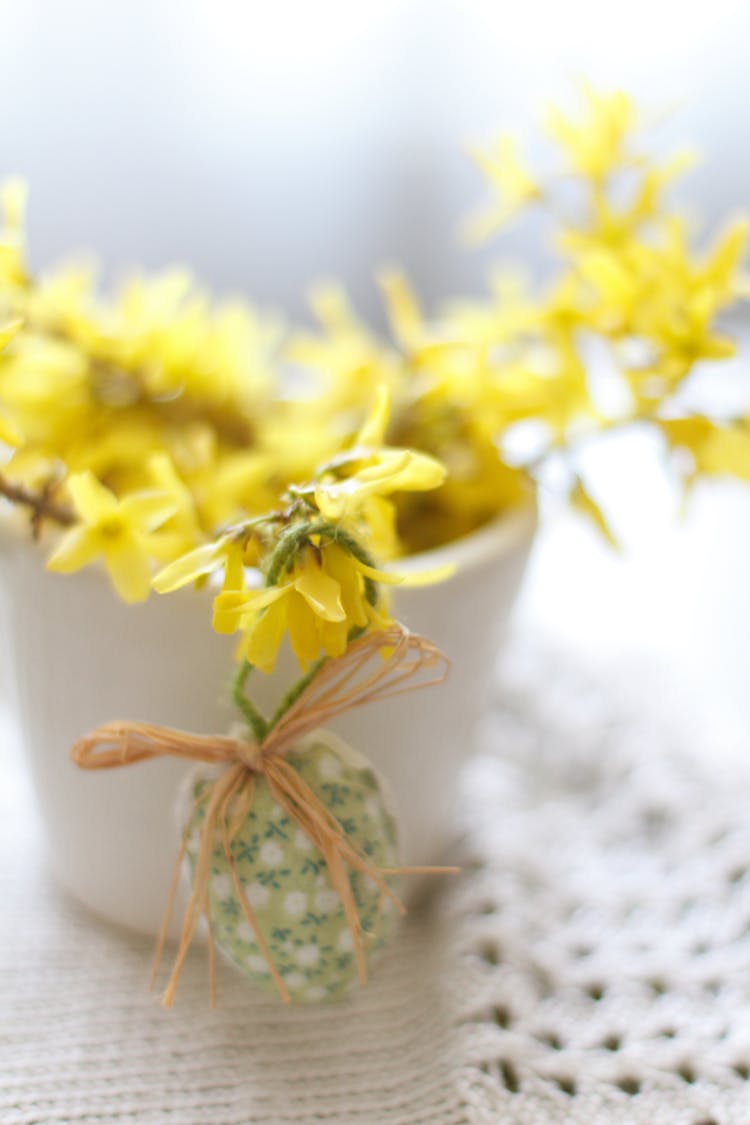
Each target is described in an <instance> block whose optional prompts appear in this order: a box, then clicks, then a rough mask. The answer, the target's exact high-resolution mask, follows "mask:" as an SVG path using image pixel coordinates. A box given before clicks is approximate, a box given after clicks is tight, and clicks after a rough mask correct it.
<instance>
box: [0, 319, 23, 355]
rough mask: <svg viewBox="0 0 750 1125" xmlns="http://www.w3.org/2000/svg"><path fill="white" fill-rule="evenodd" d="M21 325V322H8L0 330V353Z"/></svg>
mask: <svg viewBox="0 0 750 1125" xmlns="http://www.w3.org/2000/svg"><path fill="white" fill-rule="evenodd" d="M22 325H23V321H22V320H9V321H8V322H7V323H6V324H4V325H3V326H2V327H1V328H0V352H1V351H2V350H3V348H4V347H6V346H7V345H8V344H9V343H10V341H11V340H12V339H13V337H14V336H15V334H16V333H17V332H18V330H19V329H20V328H21V326H22Z"/></svg>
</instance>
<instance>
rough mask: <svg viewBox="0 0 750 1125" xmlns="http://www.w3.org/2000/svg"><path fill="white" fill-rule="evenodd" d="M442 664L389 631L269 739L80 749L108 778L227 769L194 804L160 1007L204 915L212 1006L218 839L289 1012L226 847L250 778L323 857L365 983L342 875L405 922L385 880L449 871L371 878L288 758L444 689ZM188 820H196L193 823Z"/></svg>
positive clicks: (363, 644)
mask: <svg viewBox="0 0 750 1125" xmlns="http://www.w3.org/2000/svg"><path fill="white" fill-rule="evenodd" d="M448 666H449V665H448V660H447V658H446V657H445V656H444V655H443V653H442V652H441V651H440V650H439V649H438V648H436V646H435V645H433V644H432V643H431V642H430V641H428V640H426V639H425V638H424V637H420V636H416V635H415V634H413V633H409V632H408V631H407V630H406V629H404V628H403V627H402V626H400V625H398V624H394V625H393V626H391V627H389V628H388V629H385V630H380V631H377V632H372V633H366V634H365V635H364V636H363V637H360V638H359V639H358V640H356V641H354V642H353V643H352V644H350V645H349V647H348V648H347V650H346V652H345V653H344V654H343V655H342V656H340V657H337V658H336V659H332V660H328V661H326V662H325V663H324V664H323V665H322V666H321V668H320V670H319V671H318V673H317V674H316V676H315V678H314V679H313V680H312V681H311V682H310V683H309V684H307V685H306V687H305V688H304V690H303V691H302V692H301V693H300V695H299V696H298V697H297V699H296V700H295V701H294V702H293V703H292V705H291V706H290V707H289V709H288V710H287V711H286V712H285V714H283V715H282V716H281V717H280V718H279V720H278V721H277V722H276V724H275V725H274V726H273V727H272V728H271V729H270V730H269V731H268V733H267V735H266V737H265V738H264V739H263V741H262V742H260V743H254V742H249V741H244V740H242V739H238V738H231V737H228V736H224V735H199V734H191V733H189V732H187V731H181V730H174V729H172V728H170V727H162V726H156V725H154V724H152V723H137V722H119V721H118V722H110V723H105V724H104V725H103V726H100V727H97V729H96V730H94V731H92V732H91V734H88V735H86V737H85V738H81V739H79V741H78V742H76V744H75V746H74V747H73V749H72V751H71V757H72V759H73V761H74V762H75V763H76V765H78V766H81V767H82V768H83V769H89V770H97V769H113V768H116V767H118V766H127V765H132V764H133V763H135V762H144V761H148V760H149V759H152V758H161V757H164V756H168V755H169V756H172V757H176V758H183V759H187V760H188V761H193V762H203V763H205V764H208V765H218V766H220V765H224V766H226V767H227V768H226V769H225V770H224V772H223V773H221V774H220V775H219V777H218V778H217V779H216V780H215V781H214V782H213V784H212V785H211V786H210V787H208V788H207V789H205V790H204V791H203V793H202V794H201V796H200V797H199V798H198V799H197V801H196V804H195V807H194V809H193V812H195V810H196V809H197V808H199V807H200V806H201V805H202V804H205V806H206V808H205V813H204V817H203V823H202V825H201V831H200V839H199V846H198V852H197V857H196V861H195V870H194V872H193V883H192V889H191V893H190V897H189V899H188V903H187V907H186V909H185V913H184V916H183V920H182V928H181V932H180V939H179V945H178V949H177V954H176V957H175V961H174V965H173V967H172V972H171V974H170V977H169V980H168V982H167V987H166V990H165V992H164V994H163V997H162V1003H163V1004H164V1005H165V1007H171V1005H172V1003H173V1001H174V997H175V992H176V989H177V984H178V981H179V977H180V972H181V970H182V966H183V964H184V961H185V958H186V956H187V952H188V949H189V947H190V943H191V941H192V938H193V935H194V933H195V930H196V927H197V925H198V922H199V919H200V918H201V916H202V915H204V916H205V917H206V920H207V923H208V958H209V981H210V993H211V1005H212V1007H213V1006H214V1004H215V998H216V979H215V954H214V942H213V935H212V932H211V916H210V910H209V902H208V885H209V875H210V869H211V855H212V852H213V848H214V843H215V839H216V837H217V836H218V838H219V841H220V843H221V846H222V849H223V851H224V855H225V857H226V860H227V864H228V866H229V870H230V872H231V877H232V883H233V886H234V890H235V893H236V895H237V899H238V901H239V903H240V906H241V908H242V912H243V914H244V916H245V918H246V920H247V922H248V923H249V925H250V926H251V927H252V929H253V932H254V933H255V936H256V939H257V942H258V947H259V949H260V951H261V952H262V954H263V956H264V957H265V959H266V961H267V963H268V967H269V970H270V972H271V976H272V978H273V980H274V983H275V985H276V987H277V989H278V991H279V994H280V996H281V998H282V1000H284V1001H285V1002H286V1003H288V1002H289V999H290V997H289V993H288V991H287V989H286V986H285V984H284V982H283V980H282V978H281V976H280V974H279V972H278V970H277V968H276V966H275V964H274V962H273V958H272V956H271V953H270V950H269V948H268V945H267V942H266V941H265V938H264V936H263V933H262V931H261V928H260V925H259V923H258V920H257V918H256V916H255V913H254V911H253V909H252V906H251V905H250V902H249V901H248V898H247V895H246V894H245V892H244V889H243V886H242V882H241V880H240V877H239V872H238V870H237V865H236V863H235V860H234V855H233V852H232V842H233V839H234V837H235V836H236V834H237V832H238V831H239V828H240V826H241V825H242V823H243V821H244V819H245V817H246V816H247V814H248V812H249V811H250V808H251V806H252V803H253V797H254V791H255V782H256V778H257V777H259V776H262V777H264V778H265V780H266V782H267V784H268V785H269V787H270V790H271V792H272V794H273V796H274V798H275V799H276V801H277V802H278V803H279V805H281V807H282V808H283V809H284V811H285V812H286V813H287V814H288V816H290V817H291V818H292V820H293V821H295V823H296V824H297V825H298V826H299V827H300V828H301V829H302V831H303V832H304V833H305V835H306V836H308V838H309V839H310V840H311V841H312V843H313V844H314V845H315V846H316V847H317V848H318V850H319V851H320V853H321V854H322V856H323V858H324V860H325V863H326V866H327V868H328V873H329V876H330V879H331V882H332V884H333V887H334V889H335V890H336V892H337V894H338V895H339V897H340V899H341V903H342V905H343V908H344V913H345V915H346V920H347V924H348V926H349V929H350V931H351V935H352V941H353V947H354V953H355V958H356V962H357V971H358V976H359V979H360V981H361V982H362V983H363V984H364V983H366V981H367V963H366V959H365V948H364V941H363V936H362V926H361V923H360V919H359V913H358V911H357V904H356V900H355V898H354V894H353V892H352V888H351V884H350V881H349V875H348V871H347V869H348V868H349V869H351V870H353V871H358V872H360V873H361V874H363V875H365V876H367V877H369V878H370V879H372V880H374V882H375V883H376V884H377V886H378V887H379V889H380V899H381V904H382V901H383V899H384V898H386V897H387V898H389V899H391V900H392V901H393V902H394V903H395V904H396V906H397V908H398V909H399V910H400V911H401V912H402V913H403V912H404V907H403V905H402V903H401V902H400V901H399V899H398V898H397V896H396V895H395V894H394V892H393V891H392V890H391V888H390V887H389V886H388V883H387V882H386V877H387V876H389V875H399V874H416V873H444V872H449V871H455V870H456V869H455V868H446V867H429V868H422V867H419V868H418V867H403V868H380V869H379V868H377V867H375V865H374V864H373V863H372V862H371V861H370V860H369V859H368V858H367V857H366V856H365V855H363V854H362V853H361V852H360V851H359V850H358V849H357V848H356V847H355V846H354V844H353V843H352V841H351V840H350V839H349V838H348V836H347V835H346V833H345V832H344V830H343V829H342V827H341V825H340V824H339V822H338V821H337V820H336V818H335V817H334V816H333V815H332V814H331V812H330V811H329V810H328V809H327V808H326V806H325V805H324V804H323V802H322V801H321V800H320V798H319V797H318V796H317V795H316V794H315V793H314V791H313V790H312V789H311V788H310V786H309V785H308V784H307V783H306V782H305V781H304V780H303V778H302V777H301V776H300V775H299V773H298V772H297V771H296V770H295V769H294V767H293V766H292V765H291V764H290V763H289V762H288V761H287V760H286V759H285V757H284V754H285V752H286V751H287V750H290V749H291V748H292V747H293V746H295V745H296V744H297V743H298V742H299V740H300V739H301V738H302V737H303V736H304V735H306V734H309V733H311V732H312V731H314V730H317V729H318V728H319V727H321V726H324V725H325V724H326V723H327V722H329V721H330V720H331V719H333V718H335V716H336V715H341V714H343V713H344V712H345V711H351V710H353V709H354V708H355V707H362V706H364V705H365V704H367V703H373V702H375V701H377V700H379V699H388V698H391V697H393V696H396V695H401V694H403V693H405V692H411V691H414V690H415V689H417V688H420V687H428V686H430V685H431V684H437V683H441V682H442V681H443V680H444V679H445V676H446V675H447V672H448ZM191 819H192V818H191ZM189 824H190V820H189V821H188V826H187V827H186V829H185V832H184V833H183V837H182V842H181V844H180V848H179V852H178V855H177V860H176V862H175V867H174V872H173V876H172V883H171V886H170V889H169V893H168V897H167V905H166V909H165V912H164V918H163V920H162V925H161V928H160V931H159V936H158V939H157V946H156V954H155V957H154V968H153V972H152V975H151V984H152V986H153V983H154V981H155V978H156V974H157V971H158V968H159V964H160V963H161V958H162V954H163V949H164V943H165V940H166V934H167V929H168V926H169V921H170V918H171V916H172V911H173V907H174V901H175V896H176V893H177V886H178V880H179V874H180V868H181V866H182V863H183V860H184V858H185V853H186V850H187V842H188V831H189Z"/></svg>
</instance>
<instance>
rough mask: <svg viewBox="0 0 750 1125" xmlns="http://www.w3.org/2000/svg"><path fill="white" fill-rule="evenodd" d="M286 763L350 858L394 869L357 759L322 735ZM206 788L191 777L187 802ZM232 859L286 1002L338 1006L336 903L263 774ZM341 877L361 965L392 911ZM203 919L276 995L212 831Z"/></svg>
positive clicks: (377, 797) (347, 934)
mask: <svg viewBox="0 0 750 1125" xmlns="http://www.w3.org/2000/svg"><path fill="white" fill-rule="evenodd" d="M285 757H286V760H287V761H288V762H289V764H290V765H291V766H293V768H294V769H295V770H296V771H297V772H298V773H299V775H300V777H301V778H302V779H303V780H304V781H305V782H306V783H307V785H309V787H310V788H311V789H312V790H313V792H314V793H315V794H316V796H317V797H318V798H319V799H320V800H321V801H322V802H323V804H324V805H325V806H326V808H327V809H328V811H329V812H330V813H331V814H332V815H333V816H334V817H335V818H336V819H337V821H338V822H339V824H340V825H341V827H342V829H343V830H344V832H345V833H346V835H347V838H348V840H349V842H350V843H351V845H352V846H353V847H354V848H355V849H356V850H357V851H359V852H360V853H361V854H362V855H364V856H366V857H367V859H368V860H369V861H370V862H371V863H372V864H373V866H375V867H377V868H381V867H387V868H392V867H396V866H397V864H398V857H397V844H396V824H395V821H394V818H393V816H392V815H391V813H390V812H389V810H388V807H387V802H386V798H385V796H384V790H383V782H382V780H381V778H380V777H379V776H378V775H377V774H376V772H375V770H374V769H373V768H372V766H371V765H370V764H369V763H368V762H367V760H366V759H365V758H363V757H362V756H361V755H360V754H357V753H356V752H355V751H353V750H352V749H351V748H350V747H349V746H347V745H346V743H344V742H342V741H341V740H340V739H339V738H337V737H336V736H335V735H332V734H331V733H330V732H327V731H316V732H315V733H314V734H313V735H311V736H308V738H307V739H305V740H303V741H301V742H300V744H299V746H298V747H296V748H295V749H294V750H290V751H288V752H287V753H286V754H285ZM211 784H212V779H211V778H209V777H207V776H206V774H205V771H203V772H202V773H199V774H198V775H197V776H196V775H194V777H193V780H192V783H191V794H190V795H191V798H192V801H193V802H195V801H196V800H198V799H199V798H200V797H201V796H202V795H203V794H204V793H205V790H206V787H207V786H210V785H211ZM205 808H206V801H205V800H204V801H203V802H202V804H199V805H195V806H194V811H193V813H192V823H191V826H190V829H189V833H188V843H187V852H186V855H187V861H188V867H189V870H190V873H191V875H192V873H193V871H194V869H195V863H196V857H197V853H198V846H199V839H200V827H201V824H202V822H203V818H204V815H205ZM232 854H233V857H234V861H235V864H236V868H237V873H238V875H239V879H240V881H241V884H242V887H243V891H244V894H245V896H246V898H247V900H248V902H249V904H250V906H251V907H252V910H253V913H254V915H255V918H256V920H257V922H258V925H259V927H260V929H261V932H262V934H263V937H264V939H265V941H266V943H267V945H268V949H269V951H270V954H271V957H272V959H273V962H274V965H275V966H276V969H277V970H278V972H279V974H280V975H281V978H282V980H283V982H284V985H285V987H286V989H287V990H288V992H289V996H290V998H291V999H292V1000H293V1001H295V1002H303V1003H312V1002H316V1001H324V1000H335V999H337V998H339V997H341V996H342V995H343V994H344V993H345V992H346V991H347V989H348V988H349V986H350V985H351V984H352V982H353V981H354V980H355V979H356V977H357V964H356V958H355V954H354V948H353V941H352V934H351V931H350V928H349V925H348V923H347V919H346V916H345V913H344V908H343V904H342V902H341V899H340V897H339V895H338V893H337V892H336V890H335V889H334V886H333V884H332V881H331V878H330V875H329V872H328V869H327V866H326V863H325V860H324V858H323V856H322V854H321V853H320V851H319V850H318V848H317V847H316V846H315V845H314V844H313V842H312V841H311V840H310V839H309V837H308V836H307V835H306V834H305V833H304V831H303V830H302V829H301V828H300V827H299V826H298V825H297V823H296V822H295V821H294V820H293V819H292V817H291V816H289V814H288V813H287V812H286V811H285V810H284V809H283V808H282V806H281V805H280V804H279V803H278V802H277V801H276V799H275V797H274V796H273V794H272V792H271V789H270V786H269V784H268V782H267V780H266V779H265V778H264V777H263V775H262V774H261V775H258V776H257V777H256V778H255V783H254V795H253V801H252V805H251V807H250V810H249V812H248V813H247V815H246V817H245V818H244V821H243V823H242V824H241V825H240V826H239V828H238V829H237V830H236V832H235V834H234V837H233V840H232ZM347 873H348V877H349V882H350V886H351V888H352V892H353V896H354V900H355V902H356V905H357V910H358V913H359V918H360V921H361V924H362V937H363V943H364V949H365V954H366V957H367V959H368V961H369V960H370V958H371V956H372V955H373V954H375V953H376V952H377V951H378V950H380V949H382V947H383V946H384V945H385V944H386V942H387V941H388V938H389V936H390V934H391V931H392V929H393V924H394V909H393V903H392V902H391V900H390V899H389V898H388V897H387V896H383V895H382V893H381V889H380V887H379V886H378V885H377V884H376V883H375V881H374V880H373V879H371V878H370V877H368V876H367V875H364V874H362V873H360V872H357V871H353V870H352V869H350V868H348V869H347ZM388 881H389V884H390V883H391V882H392V880H391V879H389V880H388ZM208 911H209V915H210V920H211V929H212V932H213V937H214V941H215V942H216V945H217V947H218V948H219V949H220V950H221V951H222V952H223V953H224V954H225V956H226V957H228V958H229V960H230V961H231V962H232V963H233V964H234V965H235V966H236V967H237V968H238V969H240V970H241V971H242V972H243V973H244V974H245V975H246V976H248V977H250V978H251V979H252V980H253V981H254V982H256V983H257V984H259V985H262V986H264V987H267V988H271V989H275V988H276V985H275V983H274V980H273V977H272V974H271V971H270V968H269V965H268V962H267V960H266V958H265V957H264V956H263V953H262V952H261V949H260V948H259V945H258V941H257V938H256V935H255V933H254V930H253V927H252V926H251V925H250V923H249V922H248V920H247V919H246V917H245V914H244V912H243V909H242V904H241V902H240V901H239V898H238V896H237V893H236V889H235V884H234V880H233V878H232V872H231V868H230V864H229V861H228V859H227V857H226V854H225V852H224V848H223V846H222V843H221V839H220V838H219V834H218V832H217V833H216V835H215V840H214V844H213V849H212V856H211V874H210V878H209V885H208Z"/></svg>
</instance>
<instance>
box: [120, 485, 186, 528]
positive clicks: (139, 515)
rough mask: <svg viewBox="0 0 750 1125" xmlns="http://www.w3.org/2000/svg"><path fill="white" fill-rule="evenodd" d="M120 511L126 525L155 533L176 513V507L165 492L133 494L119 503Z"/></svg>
mask: <svg viewBox="0 0 750 1125" xmlns="http://www.w3.org/2000/svg"><path fill="white" fill-rule="evenodd" d="M120 511H121V513H122V515H123V518H124V519H125V521H126V522H127V523H132V524H135V525H136V526H138V527H139V528H141V529H142V530H143V531H156V529H157V528H158V527H161V525H162V524H163V523H165V522H166V521H167V520H168V519H169V518H170V516H173V515H174V514H175V512H176V511H177V505H176V504H175V502H174V500H173V499H172V498H171V496H169V495H168V493H166V492H157V491H156V490H154V491H145V492H133V493H131V494H130V496H126V497H125V499H124V500H122V501H121V502H120Z"/></svg>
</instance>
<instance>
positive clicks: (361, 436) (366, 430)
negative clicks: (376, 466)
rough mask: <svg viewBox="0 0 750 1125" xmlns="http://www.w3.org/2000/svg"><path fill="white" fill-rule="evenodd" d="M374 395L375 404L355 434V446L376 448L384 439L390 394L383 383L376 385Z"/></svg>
mask: <svg viewBox="0 0 750 1125" xmlns="http://www.w3.org/2000/svg"><path fill="white" fill-rule="evenodd" d="M375 395H376V397H375V405H374V406H373V408H372V410H371V412H370V414H369V416H368V418H367V420H366V421H365V423H364V425H363V426H362V429H361V430H360V431H359V433H358V434H357V440H356V442H355V443H354V444H355V446H360V445H361V446H364V447H365V448H373V449H377V448H378V447H379V446H381V445H382V444H383V443H384V441H385V431H386V430H387V428H388V419H389V418H390V413H391V395H390V392H389V390H388V388H387V387H386V385H385V383H380V384H379V385H378V388H377V391H376V392H375Z"/></svg>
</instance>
